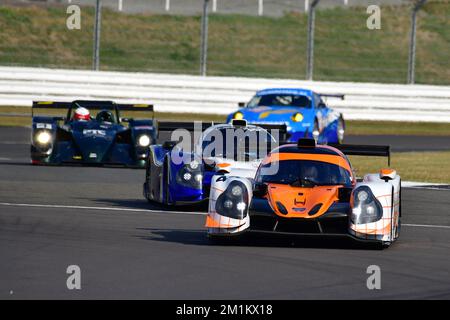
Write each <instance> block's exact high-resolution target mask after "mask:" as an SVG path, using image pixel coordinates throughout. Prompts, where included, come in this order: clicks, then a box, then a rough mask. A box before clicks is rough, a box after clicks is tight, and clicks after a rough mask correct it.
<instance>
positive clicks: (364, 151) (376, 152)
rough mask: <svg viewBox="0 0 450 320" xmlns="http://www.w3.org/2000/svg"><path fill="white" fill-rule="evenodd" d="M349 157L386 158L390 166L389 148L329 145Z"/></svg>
mask: <svg viewBox="0 0 450 320" xmlns="http://www.w3.org/2000/svg"><path fill="white" fill-rule="evenodd" d="M329 146H331V147H334V148H336V149H338V150H340V151H341V152H342V153H343V154H346V155H349V156H369V157H370V156H373V157H387V158H388V165H389V166H390V165H391V146H379V145H358V144H331V143H330V144H329Z"/></svg>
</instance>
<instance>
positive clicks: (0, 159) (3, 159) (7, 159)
mask: <svg viewBox="0 0 450 320" xmlns="http://www.w3.org/2000/svg"><path fill="white" fill-rule="evenodd" d="M10 160H11V158H3V157H0V161H10Z"/></svg>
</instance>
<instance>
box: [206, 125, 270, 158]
mask: <svg viewBox="0 0 450 320" xmlns="http://www.w3.org/2000/svg"><path fill="white" fill-rule="evenodd" d="M275 144H276V142H275V139H274V138H273V137H272V135H271V134H270V133H269V132H267V131H266V130H263V129H256V130H253V129H252V130H247V129H242V128H237V129H236V128H221V129H215V130H212V131H211V132H209V133H208V134H207V135H205V137H204V138H203V141H202V153H203V158H209V157H221V158H226V159H231V160H234V161H254V160H258V159H263V158H265V157H266V155H267V154H268V153H269V152H270V151H271V150H272V149H273V148H275V147H276V145H275Z"/></svg>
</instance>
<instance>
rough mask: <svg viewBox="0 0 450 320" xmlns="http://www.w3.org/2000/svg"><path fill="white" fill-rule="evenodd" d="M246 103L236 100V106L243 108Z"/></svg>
mask: <svg viewBox="0 0 450 320" xmlns="http://www.w3.org/2000/svg"><path fill="white" fill-rule="evenodd" d="M245 106H246V103H245V102H238V107H239V108H245Z"/></svg>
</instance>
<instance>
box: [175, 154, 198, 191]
mask: <svg viewBox="0 0 450 320" xmlns="http://www.w3.org/2000/svg"><path fill="white" fill-rule="evenodd" d="M176 180H177V183H179V184H180V185H182V186H185V187H189V188H193V189H201V188H202V182H203V174H202V168H201V165H200V163H198V162H197V161H196V160H194V161H192V162H191V163H189V164H185V165H183V167H182V168H181V169H180V170H179V171H178V173H177V176H176Z"/></svg>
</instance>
